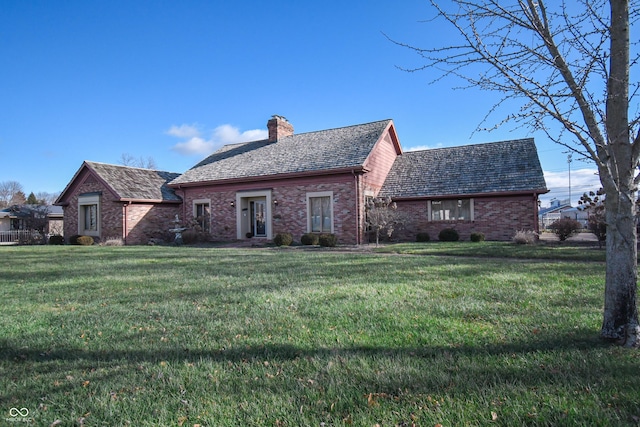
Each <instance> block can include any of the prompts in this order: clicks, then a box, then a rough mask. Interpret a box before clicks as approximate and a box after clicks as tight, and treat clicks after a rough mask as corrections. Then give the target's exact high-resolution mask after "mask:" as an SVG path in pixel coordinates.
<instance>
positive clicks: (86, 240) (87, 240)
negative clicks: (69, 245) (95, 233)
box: [76, 236, 93, 246]
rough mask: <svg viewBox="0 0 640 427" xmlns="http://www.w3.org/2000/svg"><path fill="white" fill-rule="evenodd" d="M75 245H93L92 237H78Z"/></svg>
mask: <svg viewBox="0 0 640 427" xmlns="http://www.w3.org/2000/svg"><path fill="white" fill-rule="evenodd" d="M76 245H82V246H91V245H93V237H91V236H78V238H77V239H76Z"/></svg>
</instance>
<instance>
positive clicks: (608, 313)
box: [601, 193, 640, 347]
mask: <svg viewBox="0 0 640 427" xmlns="http://www.w3.org/2000/svg"><path fill="white" fill-rule="evenodd" d="M614 194H615V193H614ZM616 199H619V198H618V197H612V196H607V199H606V200H605V203H607V223H608V226H607V270H606V283H605V295H604V297H605V299H604V317H603V322H602V330H601V334H602V337H603V338H606V339H610V340H614V341H616V343H618V344H619V345H623V346H626V347H634V346H638V344H639V339H640V327H639V326H638V306H637V302H636V301H637V300H636V292H637V279H638V268H637V247H636V239H635V238H630V236H635V235H636V225H635V207H634V206H635V204H634V203H633V200H632V199H631V200H629V199H627V198H626V197H625V198H624V199H627V200H623V198H620V200H616ZM614 204H615V205H616V206H612V205H614Z"/></svg>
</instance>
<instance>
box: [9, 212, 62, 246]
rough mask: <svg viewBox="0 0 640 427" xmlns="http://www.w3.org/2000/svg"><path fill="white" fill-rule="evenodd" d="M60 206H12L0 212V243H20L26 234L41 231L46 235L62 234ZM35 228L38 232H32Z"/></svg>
mask: <svg viewBox="0 0 640 427" xmlns="http://www.w3.org/2000/svg"><path fill="white" fill-rule="evenodd" d="M62 224H63V213H62V208H61V207H60V206H46V205H14V206H10V207H8V208H6V209H3V210H0V243H4V244H7V243H10V244H13V243H15V242H18V241H20V240H21V239H22V238H24V237H26V234H27V233H32V232H34V231H36V232H37V233H40V231H39V230H42V231H43V232H44V233H45V234H46V235H52V234H62V229H63V225H62ZM33 227H36V228H37V229H38V230H34V229H33Z"/></svg>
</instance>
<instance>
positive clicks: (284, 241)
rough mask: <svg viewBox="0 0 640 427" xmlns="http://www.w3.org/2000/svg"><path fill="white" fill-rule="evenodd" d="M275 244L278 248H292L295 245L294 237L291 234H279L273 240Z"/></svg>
mask: <svg viewBox="0 0 640 427" xmlns="http://www.w3.org/2000/svg"><path fill="white" fill-rule="evenodd" d="M273 243H275V244H276V245H277V246H290V245H291V244H292V243H293V236H292V235H291V233H278V234H276V236H275V237H274V238H273Z"/></svg>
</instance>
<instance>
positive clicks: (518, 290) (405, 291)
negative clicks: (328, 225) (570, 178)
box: [0, 242, 640, 427]
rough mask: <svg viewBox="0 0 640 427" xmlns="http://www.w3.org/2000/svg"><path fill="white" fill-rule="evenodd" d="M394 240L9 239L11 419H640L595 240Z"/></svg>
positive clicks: (3, 284)
mask: <svg viewBox="0 0 640 427" xmlns="http://www.w3.org/2000/svg"><path fill="white" fill-rule="evenodd" d="M438 248H440V249H438ZM381 250H384V251H387V252H391V253H346V252H342V251H337V250H312V251H306V250H302V249H278V248H267V249H245V250H241V249H222V248H194V247H177V248H176V247H145V246H140V247H79V246H78V247H76V246H61V247H2V248H0V272H1V273H0V297H1V301H2V311H1V312H0V413H1V415H0V425H2V424H3V423H5V424H7V425H12V426H16V425H25V424H23V423H22V422H21V421H31V423H30V424H26V425H38V426H40V425H42V426H49V425H51V424H52V423H54V424H56V423H57V424H56V425H61V426H71V425H85V426H115V425H132V426H159V425H162V426H189V427H191V426H194V425H201V426H263V425H264V426H291V427H293V426H321V425H324V426H342V425H354V426H371V427H373V426H376V425H380V426H411V425H414V424H415V425H417V426H436V425H438V424H441V425H442V426H465V425H469V426H482V425H498V426H516V425H544V426H547V425H589V426H592V425H601V426H611V425H637V424H638V422H639V420H640V386H639V385H638V384H639V382H638V374H639V372H640V352H638V351H635V350H624V349H620V348H617V347H614V346H610V345H608V344H606V343H604V342H601V341H600V340H599V338H598V332H599V327H600V322H601V310H602V301H603V282H604V264H603V262H602V258H597V257H595V255H592V254H593V253H596V254H599V253H601V252H598V251H597V250H593V251H586V250H584V248H582V249H579V250H576V251H574V252H573V254H572V255H571V256H567V257H563V256H557V255H556V254H555V253H554V254H553V255H551V256H549V251H552V250H553V248H547V249H544V246H540V247H536V248H533V247H531V248H530V249H529V251H530V252H529V254H528V255H526V256H525V255H524V254H521V255H520V257H521V258H522V259H513V258H511V259H510V258H509V254H511V253H515V252H516V251H522V250H523V249H520V248H519V247H517V246H514V245H511V244H504V243H502V244H495V243H489V242H486V243H483V244H471V243H459V244H456V245H451V244H446V245H444V244H443V245H439V244H412V245H401V246H390V247H386V248H384V249H381ZM439 251H440V253H439ZM456 251H457V252H456ZM409 252H411V253H420V254H422V255H420V256H416V255H404V254H403V253H409ZM565 253H568V251H567V252H565ZM442 254H446V255H448V256H440V255H442ZM598 256H600V255H598ZM531 258H534V259H531ZM548 258H551V259H548ZM562 259H565V260H566V261H562ZM13 408H16V409H21V408H26V409H28V411H29V414H28V416H27V417H25V419H22V418H21V417H20V415H17V416H16V415H15V414H16V411H15V409H14V410H13V411H12V409H13ZM12 414H13V415H12Z"/></svg>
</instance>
